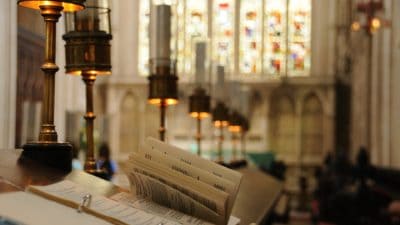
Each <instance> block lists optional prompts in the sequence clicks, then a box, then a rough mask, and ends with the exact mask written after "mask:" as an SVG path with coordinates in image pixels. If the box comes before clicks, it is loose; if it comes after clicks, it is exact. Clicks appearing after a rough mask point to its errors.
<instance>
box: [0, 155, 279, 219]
mask: <svg viewBox="0 0 400 225" xmlns="http://www.w3.org/2000/svg"><path fill="white" fill-rule="evenodd" d="M20 154H21V150H15V149H13V150H0V193H4V192H11V191H19V190H24V189H25V188H26V187H27V186H28V185H47V184H52V183H55V182H58V181H61V180H63V179H68V180H71V181H74V182H76V183H78V184H80V185H81V186H83V187H84V188H87V189H90V190H91V191H93V193H95V194H99V195H104V196H111V195H113V194H115V193H118V192H121V191H127V190H124V189H122V188H120V187H118V186H116V185H114V184H112V183H110V182H107V181H105V180H102V179H99V178H97V177H94V176H91V175H89V174H87V173H84V172H82V171H78V170H74V171H72V172H70V173H65V172H61V171H58V170H56V169H53V168H48V167H46V166H43V165H41V164H39V163H36V162H33V161H31V160H21V159H20V158H19V156H20ZM239 171H240V172H241V173H243V179H242V183H241V186H240V189H239V193H238V196H237V198H236V202H235V205H234V207H233V212H232V215H234V216H236V217H238V218H240V219H241V224H250V223H256V224H262V223H263V221H264V219H265V217H266V215H267V214H268V213H269V212H270V211H271V209H272V207H273V205H274V203H275V202H276V200H277V198H278V197H279V195H280V192H281V191H282V188H283V185H282V183H281V182H279V181H277V180H275V179H274V178H272V177H270V176H268V175H266V174H265V173H262V172H261V171H259V170H257V169H253V168H243V169H240V170H239Z"/></svg>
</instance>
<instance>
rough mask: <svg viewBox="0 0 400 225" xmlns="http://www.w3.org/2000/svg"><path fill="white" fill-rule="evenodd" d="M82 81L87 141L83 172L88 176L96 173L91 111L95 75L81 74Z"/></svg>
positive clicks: (92, 114) (93, 117) (92, 115)
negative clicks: (84, 88)
mask: <svg viewBox="0 0 400 225" xmlns="http://www.w3.org/2000/svg"><path fill="white" fill-rule="evenodd" d="M82 80H83V82H84V83H85V85H86V114H85V116H84V118H85V120H86V140H87V151H86V159H85V164H84V166H83V169H84V170H85V172H87V173H90V174H96V173H98V170H97V166H96V160H95V158H94V138H93V130H94V119H95V118H96V116H95V114H94V112H93V111H94V109H93V85H94V82H95V81H96V75H94V74H88V73H85V72H84V73H82Z"/></svg>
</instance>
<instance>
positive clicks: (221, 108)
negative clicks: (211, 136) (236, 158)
mask: <svg viewBox="0 0 400 225" xmlns="http://www.w3.org/2000/svg"><path fill="white" fill-rule="evenodd" d="M212 116H213V118H212V120H213V124H214V127H216V128H218V129H219V137H218V159H217V162H218V163H221V164H223V163H224V159H223V156H222V147H223V146H222V145H223V142H224V127H227V126H228V125H229V109H228V107H227V106H226V105H225V104H224V103H223V102H220V101H219V102H217V105H216V106H215V108H214V109H213V111H212Z"/></svg>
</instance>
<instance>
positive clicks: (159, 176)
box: [129, 153, 229, 216]
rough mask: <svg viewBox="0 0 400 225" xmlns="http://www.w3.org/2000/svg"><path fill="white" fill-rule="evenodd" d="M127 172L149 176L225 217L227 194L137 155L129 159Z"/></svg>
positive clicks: (134, 154)
mask: <svg viewBox="0 0 400 225" xmlns="http://www.w3.org/2000/svg"><path fill="white" fill-rule="evenodd" d="M129 162H130V167H131V168H129V171H133V172H135V173H140V174H143V175H146V176H149V177H151V178H153V179H156V180H158V181H160V182H161V183H163V184H165V185H168V186H170V187H171V188H174V189H176V190H178V191H180V192H182V193H183V194H185V195H187V196H189V197H190V198H192V199H194V200H195V201H197V202H199V203H201V204H202V205H204V206H206V207H207V208H209V209H211V210H213V211H214V212H216V213H217V214H219V215H221V216H225V215H226V213H225V212H226V204H227V200H228V196H229V195H228V194H227V193H225V192H223V191H220V190H218V189H216V188H214V187H212V186H210V185H207V184H204V183H202V182H200V181H198V180H196V179H193V178H191V177H187V176H183V175H182V174H181V173H178V172H176V171H175V170H172V169H170V168H168V167H165V166H163V165H160V164H157V163H155V162H153V161H151V160H149V159H146V158H145V157H142V156H140V155H139V154H137V153H133V154H132V155H131V157H130V159H129Z"/></svg>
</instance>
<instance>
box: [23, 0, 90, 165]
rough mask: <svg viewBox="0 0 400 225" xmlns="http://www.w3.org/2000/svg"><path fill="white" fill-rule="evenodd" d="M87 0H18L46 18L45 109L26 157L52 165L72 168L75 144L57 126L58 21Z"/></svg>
mask: <svg viewBox="0 0 400 225" xmlns="http://www.w3.org/2000/svg"><path fill="white" fill-rule="evenodd" d="M84 2H85V1H84V0H46V1H42V0H18V5H20V6H23V7H27V8H32V9H36V10H40V13H41V15H42V16H43V18H44V21H45V29H46V31H45V35H46V36H45V39H46V44H45V62H44V64H43V65H42V67H41V69H42V70H43V72H44V75H45V76H44V89H43V91H44V94H43V105H42V111H41V114H42V115H41V126H40V133H39V140H38V141H37V142H31V143H27V144H25V145H24V146H23V149H24V151H23V153H22V157H28V158H31V159H34V160H37V161H40V162H42V163H44V164H47V165H49V166H52V167H57V168H59V169H62V170H67V171H69V170H71V163H72V151H71V150H72V146H71V145H70V144H68V143H59V142H58V141H57V132H56V129H55V125H54V95H55V74H56V72H57V71H58V69H59V68H58V66H57V65H56V64H55V58H56V23H57V22H58V19H59V17H60V16H61V12H62V11H67V12H75V11H79V10H82V9H84Z"/></svg>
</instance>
